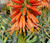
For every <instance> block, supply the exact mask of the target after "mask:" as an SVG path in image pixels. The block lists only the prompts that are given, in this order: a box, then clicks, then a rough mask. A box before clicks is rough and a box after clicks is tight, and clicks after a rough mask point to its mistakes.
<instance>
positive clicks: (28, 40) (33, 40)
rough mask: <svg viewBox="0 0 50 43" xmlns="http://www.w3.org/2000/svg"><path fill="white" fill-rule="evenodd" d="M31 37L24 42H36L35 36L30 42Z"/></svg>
mask: <svg viewBox="0 0 50 43" xmlns="http://www.w3.org/2000/svg"><path fill="white" fill-rule="evenodd" d="M31 37H32V35H31V36H30V37H29V38H28V39H27V40H26V42H27V43H28V42H29V43H33V42H35V41H37V36H35V37H34V38H33V39H32V40H30V38H31Z"/></svg>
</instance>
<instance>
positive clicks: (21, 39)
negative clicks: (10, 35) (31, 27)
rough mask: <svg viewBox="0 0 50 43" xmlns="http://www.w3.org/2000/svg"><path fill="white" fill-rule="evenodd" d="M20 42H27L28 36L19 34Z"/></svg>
mask: <svg viewBox="0 0 50 43" xmlns="http://www.w3.org/2000/svg"><path fill="white" fill-rule="evenodd" d="M18 43H26V37H23V35H19V36H18Z"/></svg>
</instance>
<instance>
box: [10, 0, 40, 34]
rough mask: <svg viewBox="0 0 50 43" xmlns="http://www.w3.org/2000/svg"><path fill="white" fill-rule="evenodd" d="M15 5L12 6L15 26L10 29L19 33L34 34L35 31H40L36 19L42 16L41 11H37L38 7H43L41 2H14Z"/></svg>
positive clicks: (23, 0)
mask: <svg viewBox="0 0 50 43" xmlns="http://www.w3.org/2000/svg"><path fill="white" fill-rule="evenodd" d="M12 1H13V2H14V3H15V4H13V5H12V4H10V6H11V7H13V10H12V12H13V13H12V14H11V15H10V16H9V17H11V18H12V19H11V24H12V23H13V26H12V27H11V28H10V29H9V30H12V31H13V32H14V31H15V30H16V31H17V33H18V32H19V34H21V32H24V33H25V32H26V30H27V32H28V31H30V33H33V30H34V29H36V30H37V31H38V30H39V24H38V23H39V21H38V19H37V18H36V16H37V15H39V16H40V15H41V11H39V10H38V9H36V6H39V5H41V2H40V1H36V0H29V1H27V0H12Z"/></svg>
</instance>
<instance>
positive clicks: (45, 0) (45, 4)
mask: <svg viewBox="0 0 50 43" xmlns="http://www.w3.org/2000/svg"><path fill="white" fill-rule="evenodd" d="M40 1H41V0H40ZM48 3H49V0H42V1H41V5H40V6H39V9H42V8H44V7H45V8H46V9H47V8H48V5H49V4H48Z"/></svg>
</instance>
